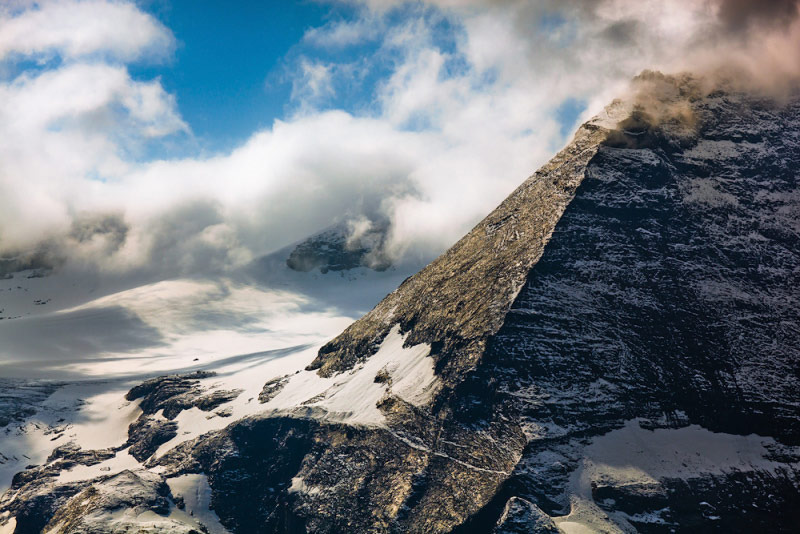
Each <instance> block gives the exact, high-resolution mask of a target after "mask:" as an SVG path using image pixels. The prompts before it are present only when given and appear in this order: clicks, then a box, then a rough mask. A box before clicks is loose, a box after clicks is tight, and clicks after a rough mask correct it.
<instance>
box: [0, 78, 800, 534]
mask: <svg viewBox="0 0 800 534" xmlns="http://www.w3.org/2000/svg"><path fill="white" fill-rule="evenodd" d="M704 87H705V84H704V83H703V82H702V81H700V80H696V79H693V78H691V77H689V76H685V77H664V76H661V75H658V74H653V73H646V74H644V75H642V76H641V77H639V79H638V80H637V82H636V85H635V89H636V91H635V92H634V94H633V95H632V96H630V97H629V98H628V99H626V100H624V101H619V102H615V103H614V104H613V105H612V106H610V107H609V108H608V109H607V110H606V113H604V114H603V115H602V116H600V117H599V118H597V119H595V120H593V121H590V122H588V123H586V124H585V125H583V126H582V127H581V128H580V129H579V131H578V132H577V134H576V136H575V138H574V140H573V141H572V142H571V143H570V144H569V145H568V146H567V147H566V148H565V149H564V150H563V151H561V152H560V153H559V154H558V155H557V156H556V157H555V158H554V159H553V160H552V161H551V162H550V163H548V164H547V165H546V166H544V167H543V168H542V169H540V170H539V171H538V172H537V173H536V174H534V175H533V176H532V177H531V178H529V179H528V180H527V181H526V182H525V183H523V184H522V185H521V186H520V187H519V189H517V191H515V192H514V193H513V194H512V195H511V196H510V197H509V198H508V199H507V200H506V201H505V202H504V203H503V204H501V205H500V206H499V207H498V208H497V210H495V211H494V212H492V213H491V214H490V215H489V216H488V217H487V218H486V219H485V220H484V221H482V222H481V223H480V224H479V225H478V226H476V227H475V228H474V229H473V230H472V231H471V232H470V233H469V234H468V235H467V236H465V237H464V238H463V239H462V240H461V241H459V242H458V243H457V244H456V245H455V246H454V247H453V248H451V249H450V250H449V251H448V252H447V253H445V254H444V255H443V256H441V257H440V258H438V259H437V260H436V261H434V262H433V263H432V264H430V265H429V266H428V267H426V268H425V269H423V270H422V271H420V272H419V273H418V274H416V275H414V276H412V277H410V278H409V279H407V280H406V281H405V282H404V283H403V284H402V285H401V286H400V287H399V288H398V289H397V290H396V291H394V292H393V293H392V294H390V295H389V296H387V297H386V299H384V300H383V301H382V302H381V303H380V304H379V305H378V306H376V307H375V309H373V310H372V311H371V312H370V313H369V314H367V315H366V316H364V317H363V318H362V319H360V320H359V321H357V322H356V323H354V324H353V325H352V326H351V327H349V328H348V329H347V330H346V331H345V332H343V333H342V334H341V335H340V336H339V337H337V338H336V339H334V340H333V341H331V342H330V343H328V344H327V345H325V346H324V347H322V349H321V350H320V351H319V353H318V354H317V357H316V359H315V360H314V361H313V362H312V363H311V365H309V367H308V368H307V369H306V370H305V371H297V372H295V373H288V374H281V375H275V376H264V377H263V382H264V384H265V385H264V388H263V390H262V391H261V395H259V396H258V402H260V406H261V411H260V412H259V413H258V414H256V415H252V416H249V417H247V418H244V419H241V420H239V421H234V422H232V423H231V424H230V425H228V426H227V427H226V428H224V429H222V430H218V431H212V432H209V433H207V434H205V435H202V436H198V437H194V438H193V439H187V440H185V441H183V442H182V443H176V446H174V447H173V448H171V449H169V450H166V451H163V453H160V452H158V451H155V452H154V448H152V447H142V450H141V451H140V452H137V454H138V458H137V459H138V460H139V463H138V466H137V467H136V468H135V469H132V470H129V471H121V472H119V473H113V472H112V473H108V474H104V475H102V476H98V477H96V478H95V479H88V480H82V481H80V482H74V481H73V482H69V481H63V482H62V481H60V480H62V479H63V478H64V477H63V475H64V469H66V466H65V465H64V464H65V462H67V461H70V462H73V463H76V462H77V463H80V462H89V463H91V462H95V461H97V460H98V459H99V457H98V455H99V456H100V457H103V455H107V454H121V453H122V451H126V447H129V446H130V445H131V444H135V443H137V440H138V438H139V436H138V433H139V432H138V431H139V430H141V429H139V428H138V427H135V425H136V424H137V423H134V424H132V425H131V430H130V431H129V442H128V443H126V444H122V443H121V444H120V448H119V450H116V451H105V452H104V451H95V453H96V454H87V451H83V452H81V451H79V450H78V451H76V450H66V451H64V453H63V454H62V455H61V456H60V457H59V456H58V455H56V456H55V457H53V458H52V459H51V460H49V461H48V462H49V463H48V464H46V465H44V466H38V467H32V468H31V469H29V470H28V471H26V472H24V473H21V474H20V475H18V476H17V477H15V480H14V485H13V487H12V489H11V490H10V491H9V492H8V493H7V494H6V495H5V496H4V497H3V499H2V500H1V501H0V514H5V515H4V516H0V517H8V518H10V517H12V516H13V517H14V520H13V521H14V522H15V526H16V532H18V533H23V532H38V531H40V530H41V529H42V528H44V527H45V526H46V525H49V526H47V528H48V529H53V530H52V531H54V532H58V531H62V532H72V531H74V532H83V531H87V532H88V531H91V532H125V531H126V530H125V529H129V528H133V527H131V524H134V525H135V524H136V523H135V522H134V523H131V521H133V519H131V518H135V519H136V521H139V523H140V524H141V522H142V521H143V520H144V519H142V518H143V517H145V519H147V518H151V519H153V518H155V519H157V520H158V521H163V522H169V521H178V522H179V521H184V519H183V518H182V517H179V516H178V515H177V514H176V512H175V509H176V507H177V504H176V502H177V501H180V499H179V498H178V497H177V496H176V495H175V494H174V493H173V492H171V491H170V489H171V488H172V486H174V485H175V482H174V481H176V480H184V479H185V477H197V476H202V477H206V476H207V481H208V486H209V487H210V492H211V503H212V505H213V508H214V510H215V511H216V514H217V515H218V516H219V521H220V523H221V525H224V527H225V528H227V529H228V530H230V531H232V532H241V533H245V532H247V533H250V532H253V533H259V532H304V531H308V532H451V531H455V532H491V531H496V532H566V533H567V534H570V533H583V532H613V533H617V532H636V531H639V532H665V533H666V532H698V531H703V532H762V531H766V532H792V531H794V530H795V529H796V526H797V525H798V524H800V512H798V510H800V394H798V391H800V348H798V347H800V316H799V315H800V311H798V297H800V294H798V289H797V288H798V287H800V224H799V223H798V221H800V189H798V169H800V97H795V98H791V99H789V100H788V101H784V102H774V101H772V100H769V99H766V98H761V97H756V96H752V95H747V94H744V93H740V92H737V91H736V90H734V89H732V88H729V87H727V88H726V87H724V86H717V87H716V88H714V89H713V90H709V89H706V88H704ZM192 380H193V378H192V377H172V378H169V379H162V380H161V381H154V382H150V383H147V384H146V385H145V386H142V387H139V388H138V389H135V390H133V391H132V392H131V393H130V394H129V397H130V398H132V399H136V398H138V397H141V396H142V395H140V394H143V395H144V396H145V400H146V401H147V402H148V404H147V406H145V407H143V408H142V410H143V412H144V413H143V415H142V417H141V418H140V420H141V421H145V423H147V424H149V425H150V427H148V428H151V427H154V426H159V428H160V427H162V426H163V427H165V428H166V427H167V426H169V427H170V428H172V425H170V422H171V421H170V420H169V417H167V415H169V414H167V413H166V411H167V408H170V407H174V408H175V409H177V410H179V411H180V410H185V409H187V407H189V406H197V405H198V403H202V399H204V398H205V397H203V395H202V392H201V391H199V390H197V389H196V387H195V385H196V384H195V382H193V381H192ZM226 391H227V390H226ZM235 394H236V393H235V392H227V393H226V395H228V396H226V397H225V399H222V398H220V399H216V400H218V401H219V402H221V403H222V405H223V406H224V403H225V402H228V400H227V399H228V398H229V397H230V398H235ZM148 399H149V400H148ZM248 402H249V401H248ZM216 406H217V404H216V403H215V404H214V407H216ZM147 424H142V427H145V426H147ZM173 432H175V429H174V428H173V429H172V430H171V431H170V432H169V433H168V434H169V436H170V437H169V438H167V439H174V437H175V436H174V435H173ZM175 433H177V432H175ZM170 443H173V442H170ZM162 449H163V447H162ZM125 454H127V452H125ZM64 455H67V456H68V458H64ZM98 465H99V464H98ZM182 477H183V478H182ZM67 478H68V477H67ZM203 480H205V478H203ZM115 487H120V488H136V489H135V491H134V490H132V489H131V493H132V495H134V496H135V495H139V494H141V495H142V497H141V498H135V499H134V498H133V497H132V498H131V499H130V500H131V502H130V503H128V502H127V501H124V499H121V498H119V497H118V496H116V497H115V492H114V491H113V488H115ZM125 491H127V490H125ZM96 495H101V496H105V497H104V498H102V499H100V498H98V497H96ZM133 501H135V502H133ZM84 502H85V503H87V504H86V505H85V508H81V507H80V506H84V505H82V504H80V503H84ZM144 510H151V511H152V514H153V515H152V516H143V514H144V513H145V512H144ZM103 514H112V515H113V514H116V515H114V517H123V516H124V517H125V518H128V519H127V521H128V523H125V522H124V521H123V522H121V523H120V525H122V526H120V527H119V528H117V527H116V526H114V525H115V524H112V523H110V522H105V524H104V523H103V522H102V521H98V520H96V518H98V517H107V516H106V515H103ZM0 521H1V519H0ZM9 524H10V523H9ZM166 524H167V523H164V525H166ZM98 525H99V526H98ZM102 525H105V526H102ZM154 528H156V527H154ZM158 528H162V527H158ZM168 528H171V527H168V526H163V529H165V530H167V529H168ZM176 528H177V527H176ZM180 528H185V529H189V528H193V527H191V524H190V523H187V522H185V521H184V526H182V527H180ZM59 529H60V530H59ZM103 529H104V530H103Z"/></svg>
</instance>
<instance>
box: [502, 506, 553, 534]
mask: <svg viewBox="0 0 800 534" xmlns="http://www.w3.org/2000/svg"><path fill="white" fill-rule="evenodd" d="M494 532H495V534H558V533H559V532H561V531H560V530H559V529H558V527H557V526H556V524H555V523H554V522H553V520H552V519H551V518H550V516H549V515H547V514H546V513H544V512H542V510H541V509H540V508H539V507H538V506H536V505H535V504H533V503H531V502H528V501H526V500H525V499H520V498H518V497H512V498H511V499H509V500H508V502H507V503H506V506H505V508H504V509H503V515H501V516H500V519H499V520H498V521H497V526H496V527H495V529H494Z"/></svg>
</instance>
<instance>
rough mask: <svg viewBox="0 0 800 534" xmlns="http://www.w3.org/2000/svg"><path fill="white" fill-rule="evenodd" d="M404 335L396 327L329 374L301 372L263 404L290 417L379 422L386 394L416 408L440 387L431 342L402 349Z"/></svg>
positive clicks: (345, 421)
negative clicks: (372, 349) (369, 351)
mask: <svg viewBox="0 0 800 534" xmlns="http://www.w3.org/2000/svg"><path fill="white" fill-rule="evenodd" d="M404 339H405V337H404V336H403V335H401V334H400V327H399V325H395V326H394V327H393V328H392V330H391V331H390V332H389V334H388V335H387V336H386V338H385V339H384V340H383V342H382V343H381V345H380V348H379V349H378V351H377V352H376V353H375V354H374V355H372V356H371V357H370V358H369V359H367V360H366V361H365V362H364V363H362V364H361V365H359V366H358V367H356V368H354V369H352V370H350V371H347V372H344V373H340V374H338V375H334V376H332V377H330V378H322V377H320V376H319V375H317V374H316V373H315V372H312V371H304V372H303V373H300V374H297V375H295V376H293V377H292V378H291V379H290V381H289V382H288V383H287V384H286V386H285V387H284V388H283V390H282V391H281V392H280V393H279V394H278V395H277V396H276V397H275V398H274V399H272V400H271V401H270V402H269V403H267V404H266V405H265V406H266V408H268V409H270V408H271V409H273V410H275V411H276V412H289V413H292V414H293V415H295V416H305V417H309V418H313V419H323V420H329V421H337V422H343V423H348V424H354V425H364V426H383V425H384V421H385V418H384V415H383V414H382V413H381V412H380V410H379V409H378V407H377V404H378V402H379V401H380V400H381V399H382V398H383V397H384V396H385V395H387V394H390V395H395V396H397V397H399V398H401V399H403V400H404V401H406V402H409V403H411V404H414V405H415V406H421V405H424V404H426V403H427V402H429V401H430V399H431V398H432V397H433V395H434V394H435V393H436V391H437V388H438V387H439V380H438V378H437V377H436V374H435V372H434V362H433V358H430V357H429V355H430V345H428V344H425V343H422V344H419V345H415V346H412V347H403V343H404ZM381 377H382V378H381Z"/></svg>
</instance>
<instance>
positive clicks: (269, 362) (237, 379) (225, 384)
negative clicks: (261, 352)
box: [155, 345, 319, 457]
mask: <svg viewBox="0 0 800 534" xmlns="http://www.w3.org/2000/svg"><path fill="white" fill-rule="evenodd" d="M318 350H319V346H318V345H316V346H311V347H299V348H298V349H297V350H291V349H287V350H286V351H284V352H283V353H281V354H279V355H277V356H276V357H274V358H265V359H264V360H261V361H259V360H256V361H250V360H248V359H243V360H242V361H240V362H235V363H233V364H231V365H227V366H224V367H220V368H217V373H218V374H217V375H216V376H214V377H211V378H206V379H201V380H200V383H201V385H202V386H203V388H204V389H206V391H207V393H213V392H214V391H216V390H231V389H241V390H242V393H241V394H240V395H239V396H238V397H236V399H234V400H232V401H230V402H227V403H225V404H223V405H222V406H221V407H220V408H219V409H217V410H214V411H211V412H206V411H202V410H200V409H199V408H196V407H193V408H190V409H188V410H183V411H181V413H179V414H178V416H177V417H176V418H175V419H174V421H175V422H176V423H178V435H177V436H175V437H174V438H172V439H171V440H169V441H167V442H166V443H163V444H162V445H161V446H160V447H159V448H158V450H157V451H156V453H155V456H156V457H158V456H161V455H162V454H164V453H165V452H167V451H169V450H170V449H172V448H173V447H176V446H177V445H180V444H181V443H183V442H184V441H188V440H190V439H194V438H196V437H198V436H201V435H203V434H205V433H207V432H211V431H213V430H220V429H222V428H225V427H226V426H228V425H229V424H230V423H231V422H232V421H236V420H238V419H241V418H243V417H247V416H249V415H254V414H256V413H259V412H261V411H262V410H263V409H264V405H263V404H260V403H259V402H258V394H259V393H260V392H261V389H262V388H263V387H264V383H265V382H266V381H268V380H270V379H272V378H275V377H279V376H284V375H287V374H291V373H296V372H298V371H300V370H301V369H304V368H305V367H306V366H307V365H308V364H309V363H310V362H311V361H312V360H313V359H314V357H315V356H316V353H317V351H318ZM220 410H225V412H224V413H225V416H221V415H219V412H220Z"/></svg>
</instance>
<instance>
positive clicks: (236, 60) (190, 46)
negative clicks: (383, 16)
mask: <svg viewBox="0 0 800 534" xmlns="http://www.w3.org/2000/svg"><path fill="white" fill-rule="evenodd" d="M141 5H142V7H143V8H144V9H145V10H147V11H148V12H150V13H152V14H153V15H154V16H156V17H157V18H158V19H159V20H160V21H161V22H163V23H164V25H165V26H167V27H168V28H169V29H170V30H172V33H173V34H174V35H175V38H176V40H177V48H176V50H175V53H174V57H173V58H172V59H171V60H169V61H167V62H166V63H164V64H161V65H142V64H138V65H133V66H132V67H131V72H132V74H133V76H134V77H137V78H140V79H150V78H152V77H154V76H159V77H160V78H161V81H162V83H163V85H164V87H165V88H166V89H167V90H168V91H170V92H172V93H174V94H175V95H176V96H177V101H178V107H179V109H180V112H181V114H182V116H183V117H184V119H185V120H186V121H187V122H188V123H189V124H190V125H191V128H192V131H193V132H194V133H195V135H196V136H198V137H199V138H201V139H203V140H205V141H206V142H208V143H210V144H211V145H212V146H213V147H214V148H228V149H229V148H232V147H234V146H235V145H237V144H239V143H241V142H242V141H243V140H244V139H246V138H247V137H249V135H250V134H252V133H253V132H254V131H256V130H258V129H262V128H266V127H269V126H270V125H271V124H272V121H273V120H274V119H275V118H280V117H282V116H284V114H285V113H286V111H287V106H289V97H290V94H291V88H292V85H291V81H290V80H289V79H288V73H287V72H286V69H288V68H289V59H288V57H290V56H291V55H292V51H293V49H294V48H295V47H297V46H298V45H299V43H300V42H301V40H302V37H303V35H304V33H305V32H306V31H307V30H309V29H310V28H312V27H315V26H319V25H321V24H323V23H324V22H325V21H326V20H328V19H329V18H330V17H334V16H344V15H345V14H346V11H347V10H344V9H333V8H332V7H331V6H329V5H322V4H318V3H314V2H310V1H300V2H285V1H275V0H269V1H264V2H260V1H255V0H244V1H237V2H198V1H195V0H153V1H146V2H143V3H142V4H141Z"/></svg>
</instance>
